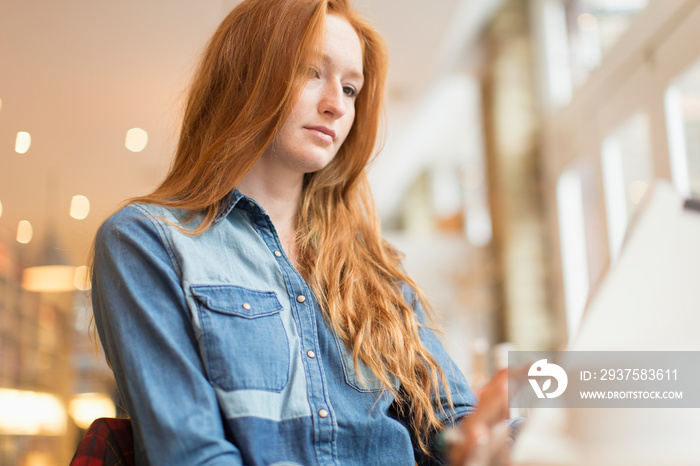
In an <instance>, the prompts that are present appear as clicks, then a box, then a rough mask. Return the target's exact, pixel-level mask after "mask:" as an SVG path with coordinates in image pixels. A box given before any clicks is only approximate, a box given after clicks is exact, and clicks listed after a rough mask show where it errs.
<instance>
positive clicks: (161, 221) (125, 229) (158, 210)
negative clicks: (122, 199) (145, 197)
mask: <svg viewBox="0 0 700 466" xmlns="http://www.w3.org/2000/svg"><path fill="white" fill-rule="evenodd" d="M186 215H187V214H186V213H185V212H184V211H182V210H179V209H172V208H168V207H166V206H161V205H157V204H146V203H133V204H127V205H125V206H123V207H121V208H120V209H119V210H117V211H116V212H114V213H113V214H111V215H110V216H109V217H107V218H106V219H105V220H104V222H102V225H101V226H100V227H99V229H98V231H97V241H98V242H100V241H109V240H110V239H113V238H115V237H120V238H123V237H133V238H138V237H143V236H144V235H147V236H150V235H153V234H156V235H157V236H163V235H164V234H166V232H167V231H168V230H170V229H175V228H176V225H181V224H183V222H184V221H185V220H186Z"/></svg>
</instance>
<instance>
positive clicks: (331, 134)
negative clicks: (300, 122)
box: [304, 126, 335, 142]
mask: <svg viewBox="0 0 700 466" xmlns="http://www.w3.org/2000/svg"><path fill="white" fill-rule="evenodd" d="M304 128H305V129H307V130H309V131H311V132H312V133H313V134H315V135H316V136H318V137H319V138H320V139H323V140H324V141H327V142H333V140H335V131H333V130H332V129H330V128H326V127H325V126H305V127H304Z"/></svg>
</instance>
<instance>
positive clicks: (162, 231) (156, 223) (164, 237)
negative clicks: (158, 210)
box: [130, 204, 182, 281]
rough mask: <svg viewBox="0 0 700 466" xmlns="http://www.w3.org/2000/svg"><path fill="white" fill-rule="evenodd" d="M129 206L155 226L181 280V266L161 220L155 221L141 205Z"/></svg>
mask: <svg viewBox="0 0 700 466" xmlns="http://www.w3.org/2000/svg"><path fill="white" fill-rule="evenodd" d="M130 207H133V208H134V209H136V210H138V211H139V212H141V213H142V214H143V216H144V217H146V218H147V219H148V220H149V221H150V222H151V223H152V224H153V226H154V227H155V228H156V231H157V232H158V236H160V240H161V242H162V243H163V246H164V247H165V251H166V252H167V253H168V257H169V258H170V262H171V263H172V265H173V268H174V269H175V272H176V273H177V276H178V278H179V279H180V281H182V267H180V263H179V262H178V261H177V258H176V257H175V252H174V250H173V247H172V244H171V243H170V240H169V239H168V236H167V235H166V234H165V228H164V227H163V225H162V224H161V222H159V221H157V219H156V217H155V216H154V215H153V214H151V213H150V212H148V211H147V210H146V209H145V208H144V207H143V206H142V205H140V204H131V205H130Z"/></svg>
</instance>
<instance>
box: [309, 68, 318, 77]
mask: <svg viewBox="0 0 700 466" xmlns="http://www.w3.org/2000/svg"><path fill="white" fill-rule="evenodd" d="M309 76H311V77H312V78H318V77H319V76H321V72H320V71H318V70H317V69H316V68H314V67H313V66H312V67H309Z"/></svg>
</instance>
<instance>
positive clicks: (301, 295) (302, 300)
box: [297, 294, 306, 303]
mask: <svg viewBox="0 0 700 466" xmlns="http://www.w3.org/2000/svg"><path fill="white" fill-rule="evenodd" d="M304 301H306V296H304V295H303V294H300V295H299V296H297V302H300V303H303V302H304Z"/></svg>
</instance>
